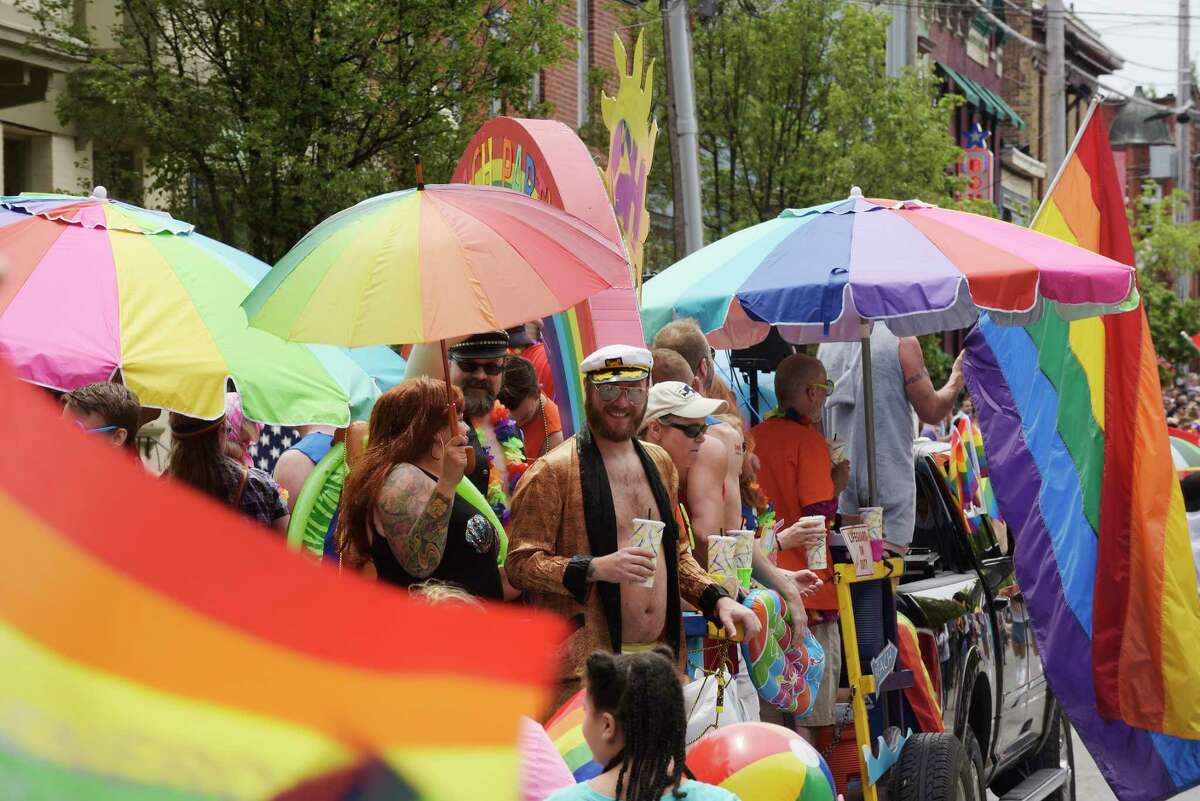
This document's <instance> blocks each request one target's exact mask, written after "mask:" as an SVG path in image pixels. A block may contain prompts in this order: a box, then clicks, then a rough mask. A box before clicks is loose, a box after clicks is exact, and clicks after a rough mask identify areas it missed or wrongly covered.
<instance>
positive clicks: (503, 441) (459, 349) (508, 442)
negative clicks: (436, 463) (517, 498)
mask: <svg viewBox="0 0 1200 801" xmlns="http://www.w3.org/2000/svg"><path fill="white" fill-rule="evenodd" d="M508 346H509V340H508V334H507V333H506V332H504V331H486V332H484V333H482V334H472V335H471V336H469V337H467V338H466V339H463V340H461V341H458V342H455V343H453V344H451V345H450V346H449V347H448V348H447V354H448V355H449V357H450V358H449V362H450V383H451V384H454V386H456V387H458V388H459V389H461V390H462V393H463V403H464V405H465V407H466V408H465V409H464V410H463V419H464V420H465V422H466V423H467V426H468V428H470V432H469V434H468V435H467V444H469V445H470V446H471V447H473V448H474V449H475V470H474V472H472V473H470V474H469V475H467V478H468V479H469V480H470V481H471V483H472V484H474V485H475V487H476V488H477V489H478V490H479V491H480V492H481V493H483V495H484V497H486V498H487V501H488V504H489V505H490V506H491V507H492V509H493V510H495V512H496V515H497V516H498V517H499V518H500V520H501V521H502V522H504V523H507V522H508V516H509V504H510V498H511V496H512V490H513V487H515V486H516V483H517V481H518V480H519V479H520V478H521V476H522V475H523V474H524V472H525V468H526V467H527V465H526V463H525V446H524V443H523V442H522V440H521V429H520V426H518V425H517V422H516V420H515V419H513V417H512V414H511V413H510V412H509V410H508V409H506V408H505V407H504V405H503V404H501V403H500V402H499V401H498V400H497V398H498V397H499V395H500V387H501V385H502V384H503V381H504V360H505V357H506V356H507V355H508ZM440 362H441V359H440V356H439V350H438V346H436V345H429V344H425V345H418V346H416V347H414V348H413V352H412V354H411V355H410V357H409V360H408V367H407V369H406V371H405V377H406V378H412V377H414V376H418V375H428V376H432V377H434V378H442V377H443V376H442V370H441V363H440Z"/></svg>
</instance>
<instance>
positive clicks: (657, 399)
mask: <svg viewBox="0 0 1200 801" xmlns="http://www.w3.org/2000/svg"><path fill="white" fill-rule="evenodd" d="M725 408H726V403H725V401H723V400H719V399H717V398H706V397H704V396H703V395H701V394H700V393H699V392H697V391H696V390H694V389H692V387H691V386H690V385H689V384H685V383H683V382H682V381H660V382H659V383H657V384H655V385H654V386H652V387H650V397H649V399H648V400H647V401H646V416H645V417H644V418H642V425H643V426H645V425H647V424H648V423H652V422H653V421H655V420H658V419H660V418H663V417H667V416H671V417H686V418H691V419H693V420H702V419H704V418H705V417H708V416H709V415H712V414H717V413H718V412H722V411H724V410H725Z"/></svg>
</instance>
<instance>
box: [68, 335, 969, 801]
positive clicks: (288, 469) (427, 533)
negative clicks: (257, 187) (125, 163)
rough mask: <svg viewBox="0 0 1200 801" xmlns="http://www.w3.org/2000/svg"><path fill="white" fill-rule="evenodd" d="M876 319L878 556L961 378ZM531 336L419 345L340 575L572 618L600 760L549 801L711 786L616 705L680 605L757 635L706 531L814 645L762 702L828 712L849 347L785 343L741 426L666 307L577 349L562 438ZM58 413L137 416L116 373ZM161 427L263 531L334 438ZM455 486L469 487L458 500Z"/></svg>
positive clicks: (572, 682) (120, 436)
mask: <svg viewBox="0 0 1200 801" xmlns="http://www.w3.org/2000/svg"><path fill="white" fill-rule="evenodd" d="M876 332H877V335H875V336H873V338H872V359H873V362H874V365H875V368H874V369H875V376H876V379H875V382H876V383H875V388H874V392H875V395H874V397H875V402H876V421H877V423H876V443H877V451H876V452H877V459H878V462H879V465H880V472H879V475H880V477H881V486H880V489H881V498H882V506H883V510H884V512H883V515H884V533H885V537H886V547H887V549H888V550H890V551H892V552H893V553H895V554H902V553H904V551H905V549H906V547H907V545H908V543H909V542H911V539H912V534H913V508H912V507H913V504H914V488H913V472H912V462H911V446H912V434H913V426H912V419H913V415H914V412H915V414H916V416H918V417H919V418H920V419H921V420H924V421H926V422H930V423H933V424H936V423H937V422H938V421H941V420H942V419H943V418H945V417H946V415H947V414H948V413H949V412H950V411H951V410H952V409H953V405H954V403H955V400H956V398H957V396H958V393H959V390H960V389H961V386H962V378H961V372H960V370H959V365H958V364H957V363H956V365H955V369H954V372H953V374H952V376H951V379H950V381H949V382H947V384H946V385H945V386H944V387H942V388H940V389H939V388H935V387H934V385H933V384H932V382H931V380H930V378H929V374H928V372H927V371H926V370H925V368H924V363H923V361H922V359H921V350H920V347H919V345H917V343H916V342H915V340H905V339H898V338H896V337H895V336H893V335H891V333H890V332H887V329H886V328H885V327H883V326H878V327H876ZM539 338H540V327H539V326H537V325H528V326H522V327H519V328H516V329H510V330H509V331H491V332H484V333H481V334H477V335H474V336H470V337H466V338H464V339H462V340H461V341H457V342H453V343H451V344H450V345H449V347H448V368H449V369H448V375H446V373H445V371H444V370H443V368H442V361H441V358H440V353H439V350H438V348H437V347H434V346H417V347H415V348H414V350H413V352H412V353H411V355H410V357H409V362H408V377H407V378H406V380H404V381H403V382H402V383H400V384H399V385H397V386H395V387H393V388H392V389H390V390H388V391H387V392H385V393H383V395H382V396H381V397H380V398H379V400H378V401H377V402H376V404H375V406H374V409H373V411H372V414H371V419H370V422H369V427H368V434H367V438H366V445H365V448H364V449H362V451H361V455H360V456H358V457H357V459H356V461H352V462H351V464H350V470H349V474H348V477H347V479H346V481H345V485H344V488H343V491H342V497H341V506H340V512H339V518H338V526H337V531H336V537H335V542H334V543H333V544H334V547H335V549H336V552H337V555H338V557H339V559H340V564H341V568H342V569H343V570H354V571H359V572H362V573H363V574H364V575H367V576H368V577H370V578H374V579H376V580H378V581H381V582H386V583H390V584H393V585H396V586H399V587H405V588H410V589H412V590H413V591H419V592H421V593H423V594H426V595H428V594H429V593H430V592H432V591H434V590H433V589H431V588H438V587H441V588H446V589H447V590H450V591H454V592H460V593H466V594H467V595H468V596H470V597H474V598H482V599H488V600H492V601H509V602H523V603H526V604H530V605H533V606H536V607H539V608H542V609H546V610H549V611H552V612H554V613H556V614H558V615H560V616H562V617H563V618H564V619H566V620H568V621H570V622H571V625H572V632H571V634H570V636H569V637H568V639H567V640H566V642H564V643H563V644H562V646H561V649H560V656H561V659H560V665H561V671H560V674H559V678H558V685H557V687H556V690H555V693H554V703H555V707H556V706H557V704H559V703H561V702H563V701H564V700H565V699H567V698H569V697H571V696H572V695H574V694H575V693H577V692H578V691H579V689H580V688H581V687H584V686H586V687H587V688H588V698H589V703H588V715H589V720H590V721H592V722H591V723H589V724H588V725H589V726H590V727H591V728H592V731H591V733H590V734H589V737H588V741H589V744H591V745H592V749H593V753H594V754H595V755H596V757H597V759H601V760H602V761H601V764H603V765H604V766H605V767H606V771H605V772H604V773H603V774H602V776H601V777H600V778H599V779H597V780H595V781H594V782H592V784H591V788H592V790H593V791H594V792H595V793H597V794H596V795H587V794H586V792H587V791H584V790H576V791H573V792H575V793H576V794H574V795H572V794H571V793H569V792H568V793H565V794H560V795H557V796H555V799H561V800H562V801H566V799H573V798H610V797H615V798H623V799H629V800H630V801H650V799H656V798H658V797H659V796H661V795H662V794H663V793H664V792H667V791H671V790H673V789H678V790H681V791H683V792H684V793H685V795H686V797H688V798H693V799H697V801H700V800H701V799H709V798H711V799H720V798H727V797H728V796H727V795H721V794H719V793H714V792H712V791H709V790H704V789H702V788H700V787H699V786H698V785H694V784H693V783H689V782H686V781H683V782H682V783H681V776H680V770H681V754H682V745H681V743H682V737H683V732H682V728H681V726H682V724H680V722H679V718H680V716H681V715H682V712H680V715H675V714H674V712H673V711H672V712H671V713H670V714H666V713H664V714H663V715H661V716H659V715H653V716H649V717H650V718H652V719H651V720H647V716H646V715H645V710H640V711H639V710H638V709H636V708H634V707H632V706H631V703H641V701H637V700H636V699H644V688H645V687H653V688H654V690H653V691H654V694H655V698H656V703H658V702H660V701H662V698H661V697H660V696H662V695H663V694H664V693H666V694H667V695H669V696H670V697H671V698H673V697H674V694H675V692H676V690H677V688H678V685H679V682H678V681H677V680H676V677H677V676H679V675H681V674H684V673H685V672H686V671H687V670H688V663H689V654H688V647H687V643H686V641H685V637H684V626H683V615H684V612H685V611H688V610H691V611H694V612H698V613H699V614H701V615H703V616H704V617H706V618H708V620H709V621H711V622H712V623H713V624H714V625H715V626H716V627H717V630H719V631H721V632H723V633H724V635H725V636H727V637H730V638H733V637H753V636H754V635H755V634H756V633H757V631H758V629H759V620H758V618H757V617H755V615H754V614H752V613H751V612H750V610H749V609H748V608H746V607H745V606H743V605H742V604H741V603H740V600H741V596H742V594H743V593H744V590H743V589H741V588H739V587H737V586H736V585H734V586H731V585H730V584H729V583H728V582H725V581H721V580H720V579H721V577H720V576H715V575H711V574H710V571H709V558H708V548H709V537H711V536H715V535H720V534H723V533H724V532H727V531H737V530H750V531H753V532H755V534H756V541H755V546H754V548H753V555H752V559H751V563H752V571H751V575H752V578H753V581H754V582H756V583H757V584H759V585H761V586H764V587H767V588H770V589H773V590H775V591H776V592H778V593H779V595H780V596H781V598H782V599H783V601H784V602H785V603H786V604H787V606H788V608H789V610H790V612H791V618H792V621H793V625H794V626H795V627H796V628H797V630H798V631H800V632H803V630H804V629H806V628H811V630H812V633H813V635H814V636H815V638H816V639H817V640H818V641H819V642H820V643H821V645H822V646H823V647H824V650H825V654H826V662H825V670H826V677H825V678H826V680H825V681H823V682H822V688H821V692H820V694H819V698H818V700H817V703H816V704H815V707H814V708H813V710H812V712H811V714H810V715H808V716H807V717H806V718H805V719H804V720H803V721H795V720H792V719H790V718H787V717H784V716H782V715H779V714H774V713H773V711H772V710H771V709H769V708H763V709H762V710H761V715H762V717H763V719H764V720H771V721H772V722H779V723H783V724H785V725H789V726H794V727H795V728H796V730H797V731H799V732H800V733H801V734H803V735H804V736H806V737H808V738H810V739H815V738H816V736H817V729H818V728H819V727H824V726H830V725H832V724H833V722H834V707H835V704H836V702H837V698H838V687H837V685H838V676H839V674H840V658H839V657H840V653H841V644H840V637H839V634H838V631H839V627H838V611H837V599H836V595H835V593H834V591H833V583H832V581H831V569H830V565H831V563H832V561H833V559H832V557H831V553H830V550H829V549H830V538H829V534H830V533H831V532H832V531H833V530H835V529H836V528H837V527H839V526H840V525H842V524H843V523H846V522H854V521H856V520H857V519H858V518H857V515H858V512H859V509H860V508H861V507H863V506H865V505H866V503H867V496H866V492H867V488H866V477H865V476H866V471H865V469H864V464H863V460H864V459H865V434H864V427H863V421H862V416H861V415H860V414H859V412H860V411H861V409H862V404H863V396H862V386H861V380H860V379H859V374H860V371H861V364H860V362H859V359H860V358H861V355H860V347H859V346H858V345H857V344H852V345H826V346H822V348H821V349H820V351H819V352H818V354H817V355H816V356H813V355H808V354H805V353H801V352H797V353H794V354H793V355H790V356H788V357H787V358H786V359H784V360H783V361H782V362H781V363H780V364H778V365H777V366H776V370H775V391H776V395H777V397H778V401H779V408H777V409H776V410H774V411H773V412H772V413H771V414H770V415H768V416H767V419H765V420H763V421H762V422H759V423H758V424H757V425H754V426H751V425H750V424H749V421H748V420H746V419H745V418H744V417H743V415H742V413H741V412H740V411H739V407H738V404H737V402H736V400H735V399H734V397H733V395H732V393H731V392H730V390H729V387H728V386H727V385H726V384H725V383H724V382H723V381H722V380H721V378H720V377H719V376H718V374H717V369H716V364H715V361H714V357H715V352H714V351H713V349H712V348H711V347H710V346H709V344H708V341H707V339H706V338H705V336H704V334H703V332H702V331H701V329H700V328H699V326H698V325H697V324H696V322H695V321H693V320H679V321H676V322H673V323H671V324H669V325H667V326H666V327H664V328H663V329H662V330H661V331H660V332H658V334H657V335H656V336H655V338H654V341H653V342H652V343H649V344H650V347H646V346H645V345H644V344H643V343H631V344H629V345H611V346H607V347H604V348H601V349H599V350H598V351H596V352H595V353H592V354H590V355H589V356H588V357H587V358H586V359H584V360H583V362H582V363H581V372H582V382H583V387H584V418H585V425H583V426H582V427H581V430H579V431H578V432H576V433H575V435H574V436H571V437H569V438H567V439H565V440H564V437H563V426H562V420H561V414H560V411H559V409H558V407H557V406H556V405H555V403H554V401H553V399H552V395H553V390H552V388H549V387H548V386H547V382H548V381H550V380H552V373H551V371H550V370H549V364H548V359H547V356H546V353H545V349H544V345H543V344H542V343H541V342H540V341H539ZM64 415H68V416H70V417H72V418H73V419H74V420H75V422H76V424H77V425H78V426H79V427H80V428H81V429H83V430H85V431H87V432H89V433H90V434H93V435H96V436H102V437H104V438H105V439H106V440H108V441H110V442H111V443H112V445H113V446H114V447H117V448H126V449H128V448H131V447H132V443H133V441H134V439H135V436H136V433H137V428H138V425H139V422H140V421H141V420H142V418H143V410H142V409H141V408H140V406H139V404H138V400H137V398H136V397H135V396H134V395H133V393H131V392H130V391H129V390H128V389H126V388H125V387H123V386H121V385H120V384H115V383H113V384H98V385H93V386H91V387H86V388H84V389H82V390H78V391H76V392H73V393H69V394H67V395H66V396H65V397H64ZM169 423H170V433H171V438H172V448H171V455H170V459H169V464H168V467H167V470H166V473H167V475H168V476H169V477H170V479H171V480H176V481H181V482H183V483H185V484H188V485H190V486H191V487H193V488H195V489H196V490H198V491H200V492H203V493H205V494H207V495H209V496H211V497H213V498H214V499H216V500H217V501H219V502H222V503H224V504H226V505H228V506H230V507H232V508H234V509H236V510H237V511H239V512H240V513H242V514H244V515H246V516H247V517H249V518H251V519H253V520H255V521H257V522H258V523H260V524H262V525H263V526H265V527H268V528H270V529H273V530H276V531H279V532H283V531H286V529H287V527H288V523H289V515H290V514H291V511H292V507H293V505H294V503H295V498H296V496H297V495H298V494H299V492H300V489H301V487H303V485H304V482H305V480H306V479H307V477H308V476H309V475H310V474H311V473H312V471H313V469H314V467H315V465H316V464H317V463H318V462H319V461H320V460H321V458H322V457H323V456H324V454H325V453H327V452H328V450H329V448H330V447H331V444H332V442H333V441H334V439H335V436H337V435H336V434H335V432H333V430H332V429H328V428H322V427H309V428H308V429H306V430H304V431H302V432H301V435H300V436H299V438H298V439H297V441H295V442H294V443H292V445H291V447H290V448H289V449H288V450H287V451H286V452H285V453H283V454H282V456H281V457H280V458H279V459H278V461H277V462H276V465H275V469H274V475H270V474H268V473H266V472H265V471H263V470H261V469H260V468H258V467H255V466H254V465H253V463H251V462H250V460H249V459H248V458H247V447H248V444H249V443H253V442H254V441H255V438H256V437H257V436H258V434H259V429H258V428H257V427H256V426H257V424H255V423H252V422H250V421H247V420H245V418H244V416H243V415H242V414H241V412H240V405H239V404H238V403H237V397H236V395H235V394H231V396H230V399H229V404H228V405H227V409H226V414H225V416H224V417H222V418H220V419H217V420H200V419H195V418H190V417H187V416H184V415H180V414H170V415H169ZM830 429H832V430H830ZM892 429H896V433H895V436H892V434H891V433H889V432H891V430H892ZM831 441H832V442H833V443H834V444H836V445H838V447H837V448H836V449H835V448H831ZM843 454H844V455H843ZM467 483H469V484H470V485H473V487H474V489H475V490H477V493H473V494H472V493H467V492H464V491H463V488H464V485H466V484H467ZM480 497H482V498H483V499H485V502H481V501H480V500H479V498H480ZM646 521H649V523H647V522H646ZM644 525H651V526H657V527H658V529H661V540H659V541H658V542H657V547H647V542H646V541H644V540H637V541H635V536H634V529H635V527H637V526H644ZM505 536H506V537H507V543H508V550H507V558H505V559H503V560H502V559H500V553H501V543H502V541H503V538H504V537H505ZM810 561H811V562H812V564H811V565H810ZM614 655H615V656H614ZM693 656H695V655H694V654H693ZM734 669H735V672H736V678H735V683H736V685H737V691H738V692H739V695H743V694H744V695H746V696H748V697H753V696H754V690H753V687H751V686H750V680H749V676H748V675H747V671H746V667H745V666H744V665H736V664H735V666H734ZM668 675H669V676H670V677H671V679H670V680H669V681H668V680H667V679H666V678H664V677H665V676H668ZM672 688H673V689H672ZM631 694H632V695H631ZM630 698H634V699H635V700H634V701H630ZM672 704H673V701H672ZM756 706H757V704H756ZM764 706H765V705H764ZM555 707H552V709H553V708H555ZM679 708H680V710H682V702H680V707H679ZM671 709H672V710H673V709H674V706H671ZM645 738H650V739H649V740H647V739H645ZM593 739H594V740H595V742H593ZM648 743H657V744H658V745H654V746H653V747H651V746H650V745H648ZM580 793H583V794H580Z"/></svg>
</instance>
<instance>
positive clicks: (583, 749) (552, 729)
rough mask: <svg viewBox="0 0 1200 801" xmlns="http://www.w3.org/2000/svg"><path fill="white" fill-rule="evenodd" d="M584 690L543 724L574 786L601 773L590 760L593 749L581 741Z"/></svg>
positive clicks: (583, 740) (593, 761)
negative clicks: (571, 777)
mask: <svg viewBox="0 0 1200 801" xmlns="http://www.w3.org/2000/svg"><path fill="white" fill-rule="evenodd" d="M585 692H586V690H580V691H579V692H577V693H575V695H572V696H571V697H570V698H569V699H568V700H567V702H566V703H565V704H563V705H562V707H561V708H560V709H559V710H558V711H557V712H555V713H554V716H553V717H551V718H550V719H549V720H548V721H546V734H548V735H550V739H551V740H553V741H554V747H555V748H557V749H558V753H559V754H561V755H562V758H563V761H564V762H566V763H567V767H568V768H569V769H570V770H571V775H573V776H574V777H575V781H576V783H578V782H586V781H587V780H588V779H594V778H596V777H597V776H599V775H600V774H601V773H603V772H604V769H603V768H601V767H600V765H599V764H598V763H596V761H595V760H593V759H592V749H590V748H588V744H587V740H585V739H583V696H584V693H585Z"/></svg>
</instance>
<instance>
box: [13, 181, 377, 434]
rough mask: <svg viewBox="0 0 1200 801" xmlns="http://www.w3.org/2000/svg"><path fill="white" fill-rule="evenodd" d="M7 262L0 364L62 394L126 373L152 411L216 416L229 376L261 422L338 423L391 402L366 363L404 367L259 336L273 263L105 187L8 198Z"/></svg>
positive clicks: (372, 356)
mask: <svg viewBox="0 0 1200 801" xmlns="http://www.w3.org/2000/svg"><path fill="white" fill-rule="evenodd" d="M0 261H2V263H3V265H4V267H5V271H6V277H5V280H4V281H3V282H2V283H0V357H2V358H4V359H6V360H7V361H8V362H9V363H10V364H12V365H13V367H14V368H15V369H16V371H17V374H18V375H19V376H20V377H21V378H23V379H25V380H26V381H29V382H32V383H35V384H41V385H43V386H47V387H52V388H54V389H59V390H71V389H75V388H77V387H80V386H83V385H85V384H88V383H91V382H94V381H107V380H110V379H111V378H113V377H114V376H115V375H116V374H118V373H119V374H120V376H121V380H123V381H124V383H125V384H126V385H127V386H128V387H129V388H130V389H132V390H133V391H134V392H136V393H137V395H138V398H139V399H140V400H141V401H142V403H143V404H144V405H146V406H153V407H159V408H163V409H170V410H172V411H178V412H183V413H185V414H190V415H193V416H196V417H203V418H210V419H212V418H216V417H218V416H220V415H221V414H222V413H223V412H224V406H225V404H224V393H225V390H226V382H227V379H232V380H233V383H234V384H235V385H236V387H237V389H238V390H239V391H240V392H241V395H242V404H243V407H244V409H245V412H246V416H247V417H249V418H251V419H253V420H257V421H259V422H264V423H272V424H280V425H301V424H305V423H327V424H331V425H339V426H340V425H345V424H346V423H348V422H349V421H350V420H351V419H352V418H354V419H361V418H365V417H366V416H367V415H368V414H369V413H370V409H371V406H372V404H373V403H374V401H375V398H377V397H378V396H379V393H380V389H379V387H378V386H377V385H376V382H375V381H374V380H372V378H371V377H370V375H368V373H367V372H366V371H365V370H364V368H363V366H361V365H360V363H359V362H360V361H361V362H362V364H370V365H372V369H376V370H378V369H379V366H380V365H388V364H392V363H395V362H399V361H400V358H399V357H398V356H396V355H395V354H392V353H390V352H387V353H383V352H371V353H354V352H347V351H346V350H344V349H340V348H333V347H327V346H317V345H311V346H306V345H298V344H292V343H288V342H284V341H283V340H281V339H279V338H278V337H274V336H272V335H270V334H268V333H266V332H265V331H260V330H258V329H254V328H251V327H250V326H249V325H248V324H247V322H246V316H245V313H244V312H243V311H242V309H241V307H240V305H239V304H240V303H241V301H242V299H243V298H244V297H245V296H246V293H247V292H249V291H250V288H251V287H253V286H254V285H255V284H256V283H258V281H259V280H260V279H261V278H262V277H263V276H264V275H266V274H267V271H268V269H269V268H268V266H267V265H266V264H264V263H263V262H261V261H259V260H257V259H255V258H253V257H251V256H249V255H247V254H245V253H242V252H241V251H239V250H236V249H234V248H231V247H229V246H227V245H224V244H222V243H220V242H217V241H216V240H213V239H209V238H208V237H205V236H202V235H200V234H198V233H196V232H195V231H194V229H193V227H192V226H191V225H189V224H188V223H185V222H182V221H180V220H176V219H174V218H172V217H171V216H170V215H167V214H164V213H161V212H154V211H148V210H146V209H142V208H139V207H137V206H131V205H129V204H125V203H120V202H117V201H113V200H110V199H108V198H107V196H106V193H105V192H104V190H103V187H99V188H97V191H96V193H95V194H93V195H92V196H91V197H75V196H72V195H32V194H24V195H19V196H12V197H3V198H0Z"/></svg>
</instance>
